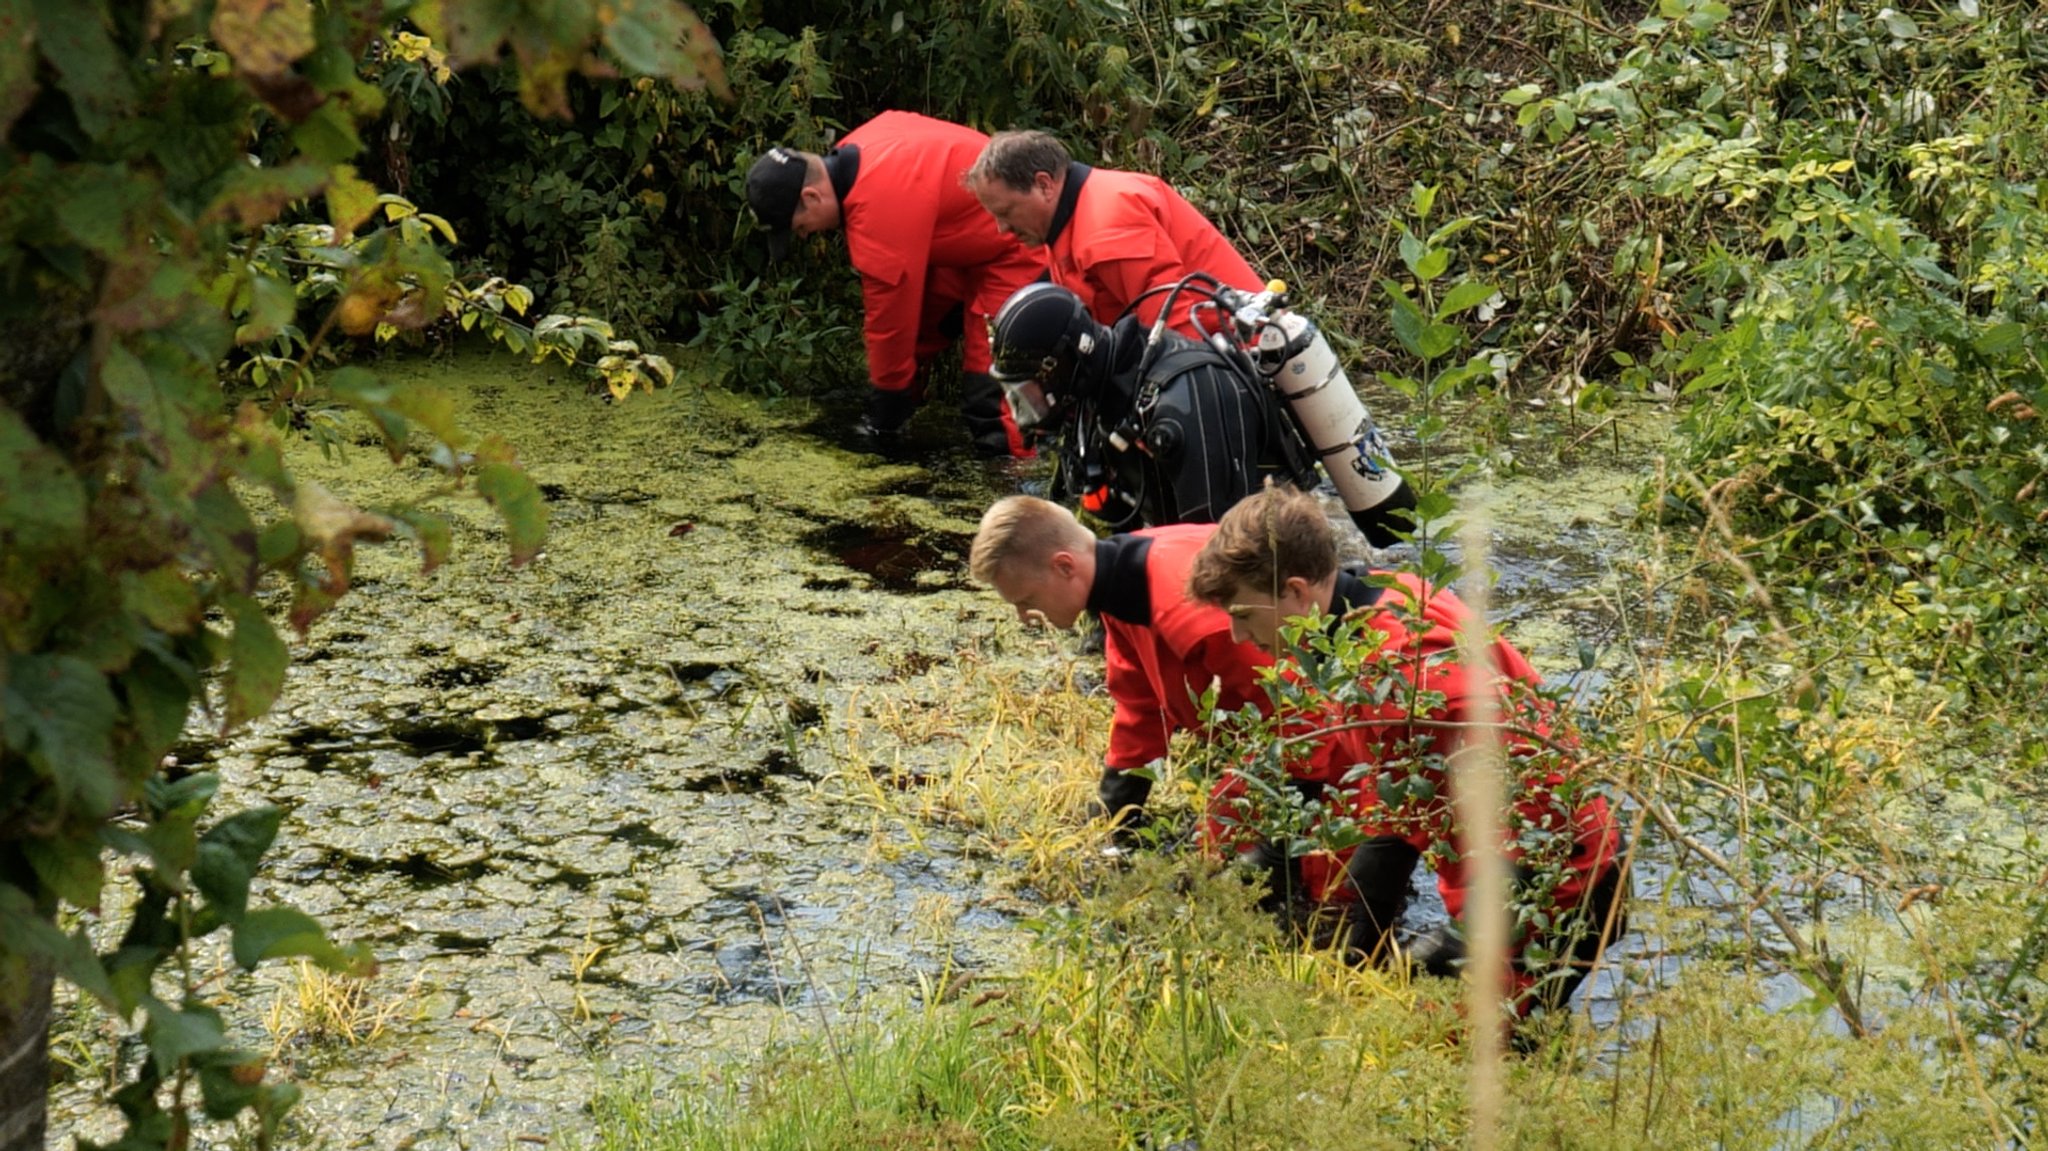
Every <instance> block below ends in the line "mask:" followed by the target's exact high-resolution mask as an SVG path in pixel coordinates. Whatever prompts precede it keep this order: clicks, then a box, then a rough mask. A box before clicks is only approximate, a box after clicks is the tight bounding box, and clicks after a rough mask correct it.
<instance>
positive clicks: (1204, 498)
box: [1056, 316, 1317, 532]
mask: <svg viewBox="0 0 2048 1151" xmlns="http://www.w3.org/2000/svg"><path fill="white" fill-rule="evenodd" d="M1146 331H1147V330H1146V329H1145V328H1143V327H1141V326H1140V325H1139V323H1138V320H1137V318H1136V317H1135V316H1126V317H1124V318H1123V319H1121V320H1118V321H1117V322H1116V324H1115V325H1114V326H1112V327H1111V328H1110V329H1109V340H1110V348H1109V349H1108V354H1107V355H1102V354H1100V352H1099V351H1098V354H1096V355H1094V356H1090V357H1086V358H1084V359H1083V360H1082V361H1081V362H1080V363H1079V364H1077V365H1076V370H1075V373H1074V379H1073V380H1072V382H1071V383H1070V384H1069V385H1068V387H1069V388H1070V389H1071V390H1072V393H1073V394H1074V396H1075V398H1076V399H1078V400H1079V401H1080V402H1079V403H1077V404H1074V405H1073V406H1072V409H1071V410H1070V411H1068V412H1067V413H1066V414H1065V418H1066V420H1067V424H1066V426H1064V427H1062V428H1061V430H1060V431H1059V432H1058V433H1056V435H1057V437H1058V440H1059V479H1060V483H1061V485H1062V487H1063V488H1064V489H1065V491H1066V493H1067V494H1068V495H1070V496H1073V497H1076V498H1078V499H1079V500H1080V501H1081V505H1082V506H1083V507H1084V508H1086V509H1087V510H1088V511H1089V512H1091V513H1093V514H1094V515H1096V516H1097V517H1099V518H1101V519H1102V520H1103V521H1104V522H1105V523H1107V524H1108V525H1109V527H1110V528H1111V530H1113V531H1120V532H1121V531H1131V530H1134V529H1136V528H1139V527H1144V526H1148V525H1151V526H1157V525H1161V524H1177V523H1214V522H1216V520H1217V519H1219V518H1220V517H1221V516H1222V515H1223V513H1224V512H1226V511H1228V510H1230V507H1231V505H1233V504H1235V503H1237V501H1239V500H1241V499H1243V498H1244V497H1246V496H1248V495H1250V494H1252V493H1253V492H1256V491H1258V490H1259V489H1260V488H1261V487H1263V486H1264V485H1265V482H1266V479H1267V478H1268V477H1271V478H1272V479H1274V480H1276V481H1278V482H1282V483H1291V484H1294V485H1295V486H1297V487H1302V488H1313V487H1314V486H1315V483H1316V479H1317V477H1316V472H1315V465H1314V464H1313V463H1312V462H1311V461H1310V460H1309V459H1307V458H1306V456H1305V455H1304V453H1303V452H1302V451H1301V449H1300V447H1299V440H1298V439H1297V438H1296V437H1295V435H1294V434H1293V429H1292V428H1291V427H1290V426H1289V424H1288V422H1287V414H1286V413H1285V412H1283V411H1281V410H1280V407H1279V404H1280V401H1279V399H1278V398H1277V397H1276V396H1274V394H1273V392H1272V390H1271V389H1270V388H1268V387H1266V386H1265V384H1264V383H1263V382H1262V381H1259V380H1255V379H1252V378H1251V377H1250V376H1248V375H1247V374H1246V373H1245V372H1244V371H1243V370H1242V369H1240V368H1239V367H1237V366H1236V365H1235V364H1234V363H1233V362H1232V361H1231V360H1230V359H1229V358H1228V357H1226V356H1224V355H1223V353H1221V352H1218V351H1216V350H1215V349H1213V348H1211V347H1209V346H1207V345H1205V344H1200V343H1197V342H1195V341H1194V340H1190V339H1188V338H1187V337H1185V336H1182V335H1179V334H1177V333H1174V332H1171V331H1169V332H1167V333H1166V334H1165V337H1164V339H1165V341H1166V342H1165V343H1164V344H1162V345H1161V346H1160V348H1159V349H1158V350H1157V352H1156V353H1155V354H1154V355H1153V356H1152V358H1151V360H1150V363H1149V364H1147V363H1146V362H1145V337H1146ZM1145 401H1149V403H1146V414H1145V416H1144V418H1143V419H1142V420H1140V419H1134V418H1133V411H1134V409H1135V408H1136V407H1138V406H1139V405H1140V403H1141V402H1145ZM1119 432H1121V433H1122V434H1123V438H1124V439H1125V446H1124V447H1122V448H1118V447H1117V446H1116V444H1115V442H1114V441H1113V439H1112V435H1113V434H1115V433H1119Z"/></svg>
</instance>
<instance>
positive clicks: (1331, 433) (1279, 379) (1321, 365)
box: [1240, 308, 1403, 542]
mask: <svg viewBox="0 0 2048 1151" xmlns="http://www.w3.org/2000/svg"><path fill="white" fill-rule="evenodd" d="M1240 315H1241V316H1242V313H1240ZM1257 330H1258V337H1257V340H1258V342H1257V344H1256V345H1255V346H1254V347H1253V348H1252V349H1251V351H1252V355H1253V357H1254V362H1255V363H1256V364H1257V365H1258V368H1259V370H1260V371H1261V372H1263V373H1265V375H1266V378H1267V379H1269V380H1271V381H1272V385H1273V390H1274V391H1276V392H1278V393H1279V395H1280V398H1281V399H1283V400H1285V401H1286V402H1287V406H1288V408H1289V409H1290V410H1291V411H1293V413H1294V419H1295V422H1296V423H1297V424H1298V425H1300V427H1301V433H1302V435H1303V437H1304V438H1306V439H1307V440H1308V442H1309V446H1310V447H1311V448H1313V449H1314V450H1315V453H1316V455H1317V456H1318V457H1319V458H1320V459H1321V460H1322V462H1323V471H1325V472H1327V473H1328V474H1329V477H1330V482H1331V483H1332V484H1334V485H1335V486H1336V488H1337V495H1338V498H1340V499H1342V500H1343V501H1344V507H1345V510H1347V511H1349V512H1350V513H1351V518H1352V519H1353V520H1356V521H1359V522H1360V523H1364V522H1366V521H1368V520H1372V519H1374V518H1376V514H1377V515H1383V514H1384V513H1385V511H1387V510H1390V509H1387V508H1382V507H1381V505H1383V504H1386V503H1387V501H1389V500H1392V499H1395V498H1396V496H1399V495H1401V493H1402V489H1403V484H1402V480H1401V476H1400V473H1398V472H1396V471H1395V470H1394V458H1393V455H1392V453H1390V452H1388V451H1387V445H1386V442H1385V441H1384V440H1382V439H1381V438H1380V432H1379V428H1378V427H1377V426H1376V425H1374V423H1373V422H1372V416H1371V415H1369V414H1367V412H1366V410H1365V404H1364V402H1363V401H1361V400H1360V399H1359V398H1358V392H1357V390H1356V389H1354V388H1353V387H1352V386H1351V378H1350V377H1349V376H1347V375H1345V374H1344V365H1342V364H1340V363H1338V362H1337V353H1336V352H1334V351H1332V350H1331V348H1330V342H1329V341H1328V340H1326V339H1324V338H1323V334H1322V333H1321V332H1320V331H1318V330H1316V326H1315V324H1314V323H1313V322H1312V321H1310V320H1309V318H1308V317H1307V316H1304V315H1301V314H1300V313H1298V312H1294V311H1290V310H1288V309H1285V308H1275V309H1274V310H1273V311H1272V312H1271V313H1270V314H1268V315H1267V316H1266V317H1265V322H1264V323H1263V324H1261V325H1259V327H1258V329H1257ZM1376 542H1377V541H1376Z"/></svg>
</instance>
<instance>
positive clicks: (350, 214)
mask: <svg viewBox="0 0 2048 1151" xmlns="http://www.w3.org/2000/svg"><path fill="white" fill-rule="evenodd" d="M376 210H377V189H376V188H375V187H374V186H372V185H371V183H370V182H369V181H368V180H365V179H363V178H362V177H361V176H358V175H356V167H355V165H354V164H336V165H335V166H334V173H333V175H332V176H330V177H329V178H328V181H327V221H328V222H329V223H331V224H333V225H334V230H335V234H336V236H337V238H339V239H342V240H346V239H347V238H348V237H350V236H353V235H355V231H356V229H357V228H360V227H362V226H363V221H365V220H368V219H369V218H370V216H371V214H372V213H374V212H375V211H376Z"/></svg>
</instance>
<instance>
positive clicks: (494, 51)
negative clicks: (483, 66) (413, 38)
mask: <svg viewBox="0 0 2048 1151" xmlns="http://www.w3.org/2000/svg"><path fill="white" fill-rule="evenodd" d="M412 15H413V18H414V19H415V20H417V21H418V22H419V24H420V26H421V27H422V28H424V29H425V30H426V32H427V34H428V35H429V36H431V37H433V38H434V40H435V41H437V42H439V43H442V44H445V45H447V47H448V56H449V58H450V60H451V61H452V62H454V63H456V64H458V65H460V64H472V63H476V62H478V61H483V60H490V59H493V58H495V57H496V56H497V55H498V46H499V45H500V44H502V43H504V42H505V34H506V33H508V32H510V31H511V30H512V26H513V24H514V22H516V21H517V20H518V19H519V0H463V2H461V3H448V2H447V0H435V2H433V3H431V4H424V5H420V6H419V7H418V8H417V9H415V11H414V12H413V13H412Z"/></svg>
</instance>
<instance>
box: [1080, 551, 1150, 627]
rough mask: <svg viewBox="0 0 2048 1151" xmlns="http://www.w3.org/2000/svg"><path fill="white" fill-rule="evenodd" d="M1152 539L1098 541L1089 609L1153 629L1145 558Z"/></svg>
mask: <svg viewBox="0 0 2048 1151" xmlns="http://www.w3.org/2000/svg"><path fill="white" fill-rule="evenodd" d="M1151 551H1152V537H1151V536H1136V535H1117V536H1111V537H1109V538H1108V539H1106V540H1096V541H1095V582H1094V583H1093V584H1092V585H1090V586H1089V588H1088V610H1089V611H1092V612H1094V613H1095V614H1096V615H1106V616H1110V617H1113V618H1115V619H1119V620H1122V621H1123V622H1125V623H1128V624H1136V625H1137V626H1139V627H1151V626H1152V581H1151V580H1150V579H1148V578H1147V577H1146V574H1145V559H1146V556H1147V555H1149V554H1150V553H1151Z"/></svg>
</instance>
